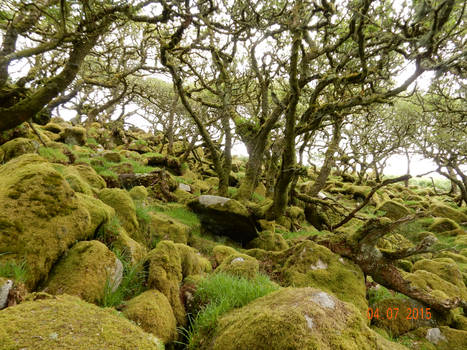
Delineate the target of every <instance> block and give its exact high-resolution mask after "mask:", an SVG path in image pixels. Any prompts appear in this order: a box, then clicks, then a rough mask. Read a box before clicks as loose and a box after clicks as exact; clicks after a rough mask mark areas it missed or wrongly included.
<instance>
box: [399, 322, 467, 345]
mask: <svg viewBox="0 0 467 350" xmlns="http://www.w3.org/2000/svg"><path fill="white" fill-rule="evenodd" d="M404 338H405V339H406V341H408V342H409V344H410V345H411V349H414V350H425V349H426V350H453V349H456V350H457V349H467V331H464V330H459V329H453V328H450V327H446V326H441V327H433V328H430V327H420V328H417V329H416V330H414V331H412V332H410V333H407V334H406V335H405V337H404Z"/></svg>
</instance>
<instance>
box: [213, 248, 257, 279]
mask: <svg viewBox="0 0 467 350" xmlns="http://www.w3.org/2000/svg"><path fill="white" fill-rule="evenodd" d="M216 272H224V273H228V274H230V275H234V276H238V277H245V278H249V279H252V278H254V277H255V276H256V275H257V274H258V272H259V263H258V260H256V259H255V258H253V257H251V256H249V255H245V254H240V253H235V254H232V255H229V256H227V257H226V258H225V259H223V261H222V263H221V264H220V265H219V266H218V267H217V269H216Z"/></svg>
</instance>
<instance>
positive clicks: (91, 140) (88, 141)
mask: <svg viewBox="0 0 467 350" xmlns="http://www.w3.org/2000/svg"><path fill="white" fill-rule="evenodd" d="M86 143H87V144H89V145H96V146H97V145H98V144H99V143H98V142H97V140H96V139H95V138H94V137H88V139H87V140H86Z"/></svg>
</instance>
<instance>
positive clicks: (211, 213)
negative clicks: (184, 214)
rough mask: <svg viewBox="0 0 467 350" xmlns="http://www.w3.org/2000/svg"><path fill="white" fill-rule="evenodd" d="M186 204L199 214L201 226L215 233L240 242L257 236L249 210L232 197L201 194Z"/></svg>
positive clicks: (245, 241) (246, 241)
mask: <svg viewBox="0 0 467 350" xmlns="http://www.w3.org/2000/svg"><path fill="white" fill-rule="evenodd" d="M188 205H189V207H190V208H191V209H192V210H193V211H194V212H195V213H196V214H197V215H198V216H199V218H200V220H201V224H202V225H203V227H204V228H205V229H207V230H208V231H209V232H211V233H213V234H215V235H220V236H227V237H230V238H231V239H233V240H234V241H236V242H240V243H242V244H243V243H248V242H249V241H251V240H253V239H255V238H256V237H258V232H257V230H256V225H255V222H254V221H253V218H252V216H251V214H250V212H249V211H248V210H247V208H245V207H244V206H243V205H242V204H241V203H240V202H238V201H236V200H234V199H230V198H225V197H219V196H209V195H203V196H199V197H198V198H197V199H196V200H194V201H192V202H190V203H189V204H188Z"/></svg>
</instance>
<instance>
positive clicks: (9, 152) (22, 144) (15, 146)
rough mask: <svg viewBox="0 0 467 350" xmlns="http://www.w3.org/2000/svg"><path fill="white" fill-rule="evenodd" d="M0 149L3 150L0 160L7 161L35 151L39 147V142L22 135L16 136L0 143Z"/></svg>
mask: <svg viewBox="0 0 467 350" xmlns="http://www.w3.org/2000/svg"><path fill="white" fill-rule="evenodd" d="M0 149H1V150H2V152H3V160H2V161H3V162H8V161H9V160H10V159H13V158H16V157H19V156H20V155H23V154H26V153H36V152H37V150H38V149H39V142H37V141H34V140H31V139H27V138H24V137H18V138H16V139H13V140H11V141H8V142H6V143H4V144H3V145H1V146H0Z"/></svg>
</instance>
